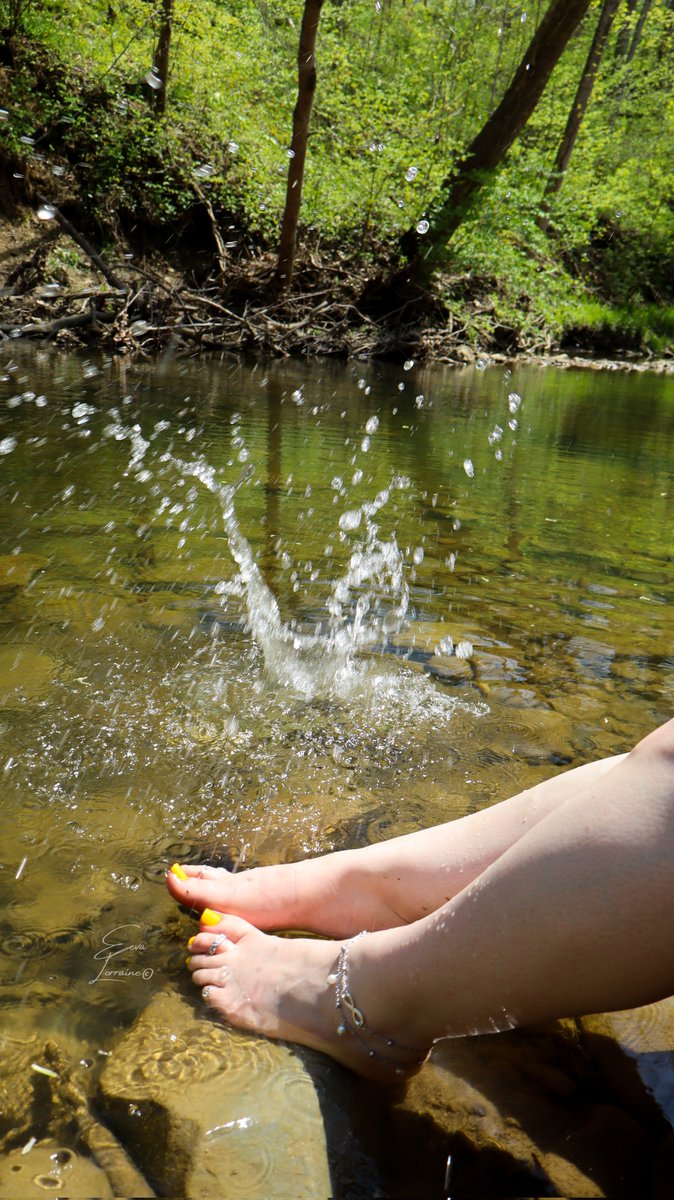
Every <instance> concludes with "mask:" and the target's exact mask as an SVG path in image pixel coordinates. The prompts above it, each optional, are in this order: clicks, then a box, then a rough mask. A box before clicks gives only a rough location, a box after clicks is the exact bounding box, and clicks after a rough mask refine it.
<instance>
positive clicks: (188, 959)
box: [185, 958, 192, 967]
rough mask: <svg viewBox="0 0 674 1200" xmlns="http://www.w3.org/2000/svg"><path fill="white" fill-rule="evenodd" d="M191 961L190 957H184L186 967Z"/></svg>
mask: <svg viewBox="0 0 674 1200" xmlns="http://www.w3.org/2000/svg"><path fill="white" fill-rule="evenodd" d="M191 961H192V959H191V958H186V959H185V966H186V967H189V965H190V963H191Z"/></svg>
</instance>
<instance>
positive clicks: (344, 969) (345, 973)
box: [328, 929, 427, 1075]
mask: <svg viewBox="0 0 674 1200" xmlns="http://www.w3.org/2000/svg"><path fill="white" fill-rule="evenodd" d="M367 932H368V930H367V929H363V930H361V932H360V933H357V934H356V936H355V937H352V938H350V939H349V941H348V942H345V943H344V945H343V946H342V948H341V950H340V952H339V958H338V960H337V969H336V970H335V971H333V972H332V973H331V974H330V975H328V983H329V984H330V985H331V986H334V988H335V1008H336V1009H337V1013H338V1018H339V1023H338V1025H337V1033H338V1035H339V1037H344V1035H345V1034H347V1033H350V1034H351V1035H352V1037H354V1038H355V1039H356V1041H357V1042H359V1043H360V1045H361V1046H362V1048H363V1050H364V1051H365V1053H366V1054H367V1056H368V1058H375V1059H377V1061H378V1062H383V1063H386V1065H387V1066H389V1067H394V1068H395V1072H396V1075H404V1074H405V1073H406V1070H408V1069H409V1067H410V1066H416V1065H419V1066H420V1065H421V1063H423V1062H424V1061H425V1058H426V1053H427V1052H426V1051H424V1052H422V1051H421V1050H420V1049H419V1047H418V1046H404V1045H403V1044H402V1043H401V1042H396V1041H394V1039H393V1038H390V1037H385V1036H384V1035H383V1034H381V1033H375V1032H374V1030H373V1029H370V1026H369V1025H368V1023H367V1021H366V1020H365V1014H364V1013H363V1010H362V1009H360V1008H358V1006H357V1004H356V1002H355V1000H354V998H353V995H352V993H351V989H350V987H349V950H350V949H351V947H352V946H353V944H354V942H357V941H358V939H359V938H362V937H364V936H365V934H366V933H367ZM362 1033H366V1034H367V1035H368V1037H369V1038H376V1040H377V1041H379V1042H383V1043H384V1045H386V1046H387V1047H388V1048H389V1049H391V1050H394V1051H395V1050H400V1051H402V1052H403V1053H404V1054H413V1055H414V1059H413V1060H412V1062H411V1063H409V1064H401V1063H400V1061H399V1060H398V1059H396V1058H394V1057H392V1056H391V1055H389V1054H382V1053H381V1052H380V1051H379V1050H375V1049H373V1048H372V1046H369V1045H368V1044H367V1042H366V1041H365V1039H364V1038H363V1037H362V1036H361V1034H362Z"/></svg>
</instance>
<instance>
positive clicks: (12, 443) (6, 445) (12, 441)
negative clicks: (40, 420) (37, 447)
mask: <svg viewBox="0 0 674 1200" xmlns="http://www.w3.org/2000/svg"><path fill="white" fill-rule="evenodd" d="M12 450H16V438H15V437H6V438H3V439H2V441H0V454H11V453H12Z"/></svg>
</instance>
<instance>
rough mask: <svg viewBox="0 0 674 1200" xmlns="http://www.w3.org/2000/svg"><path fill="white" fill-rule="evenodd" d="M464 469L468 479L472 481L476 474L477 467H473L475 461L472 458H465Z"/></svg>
mask: <svg viewBox="0 0 674 1200" xmlns="http://www.w3.org/2000/svg"><path fill="white" fill-rule="evenodd" d="M463 469H464V471H465V472H466V475H467V476H468V478H469V479H472V478H473V476H474V474H475V467H474V466H473V460H472V459H470V458H464V460H463Z"/></svg>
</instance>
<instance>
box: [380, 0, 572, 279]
mask: <svg viewBox="0 0 674 1200" xmlns="http://www.w3.org/2000/svg"><path fill="white" fill-rule="evenodd" d="M589 6H590V0H552V3H551V4H550V6H549V8H548V10H547V12H546V14H545V16H544V17H543V20H542V21H541V24H540V25H539V27H538V29H537V30H536V33H535V34H534V37H533V39H532V41H531V43H530V45H529V48H528V49H527V51H526V53H525V55H524V58H523V59H522V61H521V63H520V65H519V67H518V68H517V70H516V72H515V74H514V76H513V79H512V82H511V83H510V86H509V87H508V88H507V89H506V92H505V94H504V96H503V99H502V100H501V103H500V104H499V105H498V107H497V108H496V109H495V110H494V112H493V113H492V115H491V116H490V117H489V119H488V120H487V122H486V123H485V125H483V127H482V129H481V130H480V132H479V133H478V135H477V137H475V138H474V139H473V141H472V142H471V144H470V146H469V147H468V150H467V152H466V155H465V158H464V159H463V160H462V161H461V162H460V163H458V164H457V166H456V167H455V169H454V170H453V171H452V173H451V174H450V175H449V176H448V177H447V178H446V179H445V181H444V183H443V184H442V189H441V200H440V203H439V204H438V206H437V207H436V209H435V212H434V213H433V217H432V220H431V233H430V238H429V239H428V240H427V242H426V244H425V246H424V247H423V248H422V244H421V242H420V240H419V237H418V234H417V231H416V230H409V231H408V232H407V233H406V234H405V235H404V238H403V243H405V242H406V243H407V246H408V247H410V249H413V250H414V251H415V253H414V254H413V256H412V262H411V264H410V267H411V273H412V275H413V277H414V278H415V279H416V280H417V281H419V282H427V281H428V279H429V278H430V276H431V275H432V273H433V271H434V270H435V269H436V268H437V266H438V264H439V261H440V260H441V258H442V256H443V252H444V249H445V247H446V245H447V243H448V242H449V240H450V238H451V237H452V235H453V234H454V233H456V230H457V229H458V228H459V226H460V225H461V223H462V221H463V220H464V218H465V217H466V215H467V213H468V211H469V209H470V207H471V205H472V203H473V201H474V200H475V197H476V196H477V194H478V192H479V191H480V189H481V188H482V187H483V186H484V183H485V182H486V179H487V176H488V174H489V173H490V172H492V171H494V170H495V168H496V167H498V166H499V165H500V164H501V162H502V161H503V159H504V157H505V155H506V153H507V151H508V149H509V148H510V146H511V145H512V143H513V142H514V140H515V138H516V137H517V136H518V134H519V133H520V132H521V131H522V129H523V128H524V126H525V125H526V123H527V121H528V120H529V117H530V116H531V114H532V112H533V111H534V109H535V107H536V105H537V103H538V101H539V100H540V98H541V96H542V94H543V91H544V89H545V85H546V84H547V82H548V80H549V78H550V76H551V74H552V72H553V70H554V68H555V66H556V65H557V63H558V61H559V59H560V58H561V56H562V53H563V51H564V50H565V48H566V45H567V43H568V41H569V39H570V38H571V36H572V34H573V33H574V32H575V30H576V29H577V27H578V25H579V24H580V21H581V20H582V18H583V17H584V16H585V13H586V12H587V10H588V8H589Z"/></svg>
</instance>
